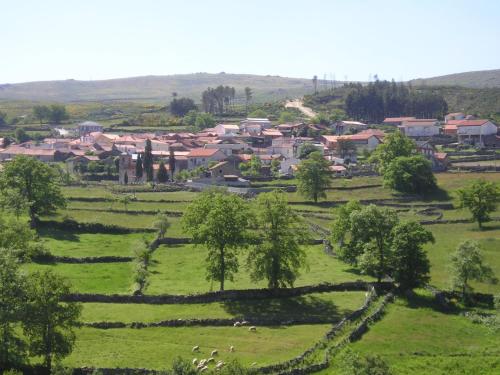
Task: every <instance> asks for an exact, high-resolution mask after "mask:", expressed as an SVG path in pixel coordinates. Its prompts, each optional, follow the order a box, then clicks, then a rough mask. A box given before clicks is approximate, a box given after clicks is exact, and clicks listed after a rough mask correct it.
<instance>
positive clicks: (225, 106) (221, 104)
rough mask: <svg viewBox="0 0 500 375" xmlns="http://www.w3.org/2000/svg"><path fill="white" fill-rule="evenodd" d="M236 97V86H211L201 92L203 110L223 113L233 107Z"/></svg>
mask: <svg viewBox="0 0 500 375" xmlns="http://www.w3.org/2000/svg"><path fill="white" fill-rule="evenodd" d="M235 97H236V90H235V88H234V87H229V86H222V85H219V86H217V87H216V88H215V89H213V88H211V87H209V88H208V89H206V90H205V91H203V93H202V94H201V102H202V104H203V110H204V111H205V112H207V113H218V114H219V115H222V114H224V113H226V112H228V110H229V109H230V108H231V105H232V103H233V101H234V98H235Z"/></svg>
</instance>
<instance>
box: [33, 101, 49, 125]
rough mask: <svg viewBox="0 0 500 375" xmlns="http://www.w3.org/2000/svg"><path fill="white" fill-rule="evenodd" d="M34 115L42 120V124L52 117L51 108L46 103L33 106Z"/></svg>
mask: <svg viewBox="0 0 500 375" xmlns="http://www.w3.org/2000/svg"><path fill="white" fill-rule="evenodd" d="M33 116H34V117H35V118H36V119H37V120H38V121H40V125H42V123H43V121H44V120H48V119H49V117H50V108H49V107H47V106H46V105H36V106H34V107H33Z"/></svg>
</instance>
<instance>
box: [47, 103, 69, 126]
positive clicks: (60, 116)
mask: <svg viewBox="0 0 500 375" xmlns="http://www.w3.org/2000/svg"><path fill="white" fill-rule="evenodd" d="M48 115H49V121H50V122H51V123H53V124H60V123H61V122H63V121H64V120H67V119H68V118H69V115H68V112H67V111H66V107H65V106H64V105H62V104H52V105H51V106H50V110H49V113H48Z"/></svg>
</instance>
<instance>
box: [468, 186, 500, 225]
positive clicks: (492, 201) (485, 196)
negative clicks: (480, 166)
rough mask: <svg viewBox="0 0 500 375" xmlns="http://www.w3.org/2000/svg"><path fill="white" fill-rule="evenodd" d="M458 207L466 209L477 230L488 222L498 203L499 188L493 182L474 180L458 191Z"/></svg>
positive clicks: (499, 198) (499, 197)
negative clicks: (475, 223)
mask: <svg viewBox="0 0 500 375" xmlns="http://www.w3.org/2000/svg"><path fill="white" fill-rule="evenodd" d="M458 197H459V199H460V206H461V207H467V208H468V209H469V210H470V212H471V213H472V217H473V218H474V220H475V221H477V224H478V225H479V228H482V226H483V223H484V222H487V221H489V220H490V213H491V212H494V211H495V210H496V207H497V205H498V202H499V201H500V188H499V187H498V185H496V184H495V183H493V182H488V181H485V180H476V181H474V182H473V183H472V185H471V186H469V187H467V188H463V189H459V190H458Z"/></svg>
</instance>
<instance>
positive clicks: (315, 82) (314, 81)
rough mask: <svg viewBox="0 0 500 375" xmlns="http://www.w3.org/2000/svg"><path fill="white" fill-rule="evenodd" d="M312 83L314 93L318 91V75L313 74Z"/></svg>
mask: <svg viewBox="0 0 500 375" xmlns="http://www.w3.org/2000/svg"><path fill="white" fill-rule="evenodd" d="M312 83H313V88H314V94H317V93H318V76H316V75H315V76H314V77H313V79H312Z"/></svg>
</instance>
